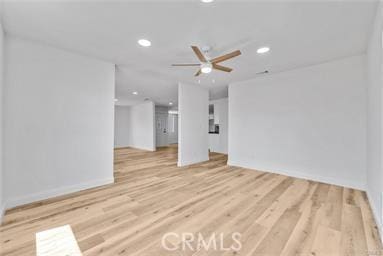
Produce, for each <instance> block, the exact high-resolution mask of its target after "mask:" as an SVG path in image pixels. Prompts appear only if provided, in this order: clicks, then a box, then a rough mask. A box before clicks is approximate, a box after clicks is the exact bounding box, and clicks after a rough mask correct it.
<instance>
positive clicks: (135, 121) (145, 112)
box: [129, 101, 156, 151]
mask: <svg viewBox="0 0 383 256" xmlns="http://www.w3.org/2000/svg"><path fill="white" fill-rule="evenodd" d="M154 108H155V107H154V103H153V102H151V101H147V102H144V103H141V104H138V105H134V106H131V107H130V125H131V129H130V131H131V132H130V137H129V141H130V146H131V147H134V148H138V149H144V150H150V151H155V150H156V137H155V127H154V113H155V110H154Z"/></svg>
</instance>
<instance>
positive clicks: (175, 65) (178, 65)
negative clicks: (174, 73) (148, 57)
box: [172, 64, 201, 67]
mask: <svg viewBox="0 0 383 256" xmlns="http://www.w3.org/2000/svg"><path fill="white" fill-rule="evenodd" d="M172 66H173V67H197V66H201V64H172Z"/></svg>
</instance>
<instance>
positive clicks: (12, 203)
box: [5, 177, 114, 209]
mask: <svg viewBox="0 0 383 256" xmlns="http://www.w3.org/2000/svg"><path fill="white" fill-rule="evenodd" d="M111 183H114V177H112V178H107V179H102V180H94V181H90V182H85V183H80V184H77V185H71V186H66V187H61V188H55V189H50V190H46V191H42V192H38V193H35V194H31V195H27V196H21V197H14V198H10V199H9V200H7V203H6V205H5V206H6V209H10V208H13V207H16V206H20V205H24V204H29V203H33V202H36V201H40V200H45V199H49V198H52V197H57V196H62V195H66V194H70V193H74V192H78V191H81V190H85V189H90V188H94V187H99V186H103V185H107V184H111Z"/></svg>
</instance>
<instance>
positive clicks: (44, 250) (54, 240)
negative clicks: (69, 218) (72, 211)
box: [36, 225, 82, 256]
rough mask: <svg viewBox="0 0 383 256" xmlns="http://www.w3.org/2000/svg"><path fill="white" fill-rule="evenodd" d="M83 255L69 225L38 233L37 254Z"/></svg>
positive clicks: (49, 255)
mask: <svg viewBox="0 0 383 256" xmlns="http://www.w3.org/2000/svg"><path fill="white" fill-rule="evenodd" d="M69 255H70V256H81V255H82V253H81V251H80V248H79V246H78V244H77V241H76V238H75V236H74V234H73V232H72V228H71V227H70V226H69V225H65V226H61V227H57V228H52V229H48V230H45V231H42V232H38V233H36V256H69Z"/></svg>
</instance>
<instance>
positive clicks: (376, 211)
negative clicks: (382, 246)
mask: <svg viewBox="0 0 383 256" xmlns="http://www.w3.org/2000/svg"><path fill="white" fill-rule="evenodd" d="M366 194H367V198H368V202H369V203H370V206H371V210H372V214H373V215H374V219H375V222H376V225H377V226H378V232H379V236H380V240H381V241H382V243H383V236H382V235H383V223H382V217H381V216H380V211H379V209H376V205H375V200H373V196H371V194H370V191H369V190H368V189H367V191H366Z"/></svg>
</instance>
